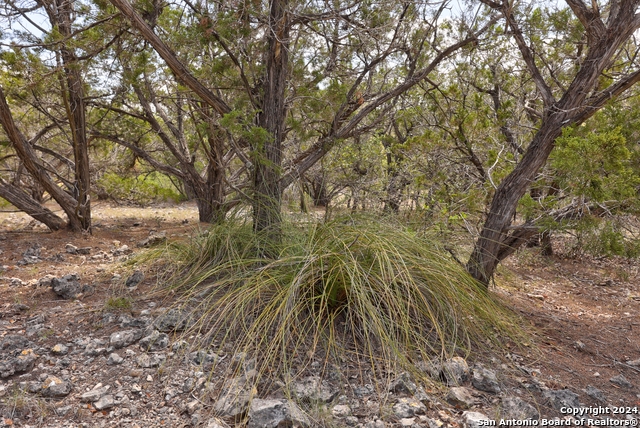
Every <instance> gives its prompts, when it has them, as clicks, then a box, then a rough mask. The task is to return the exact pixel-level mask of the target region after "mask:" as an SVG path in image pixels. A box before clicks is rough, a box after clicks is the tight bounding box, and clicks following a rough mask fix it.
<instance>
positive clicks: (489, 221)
mask: <svg viewBox="0 0 640 428" xmlns="http://www.w3.org/2000/svg"><path fill="white" fill-rule="evenodd" d="M482 1H483V2H484V3H485V4H488V5H489V6H490V7H493V8H495V9H498V10H500V11H501V12H502V13H503V15H504V17H505V20H506V21H507V24H508V25H509V27H510V29H511V32H512V34H513V37H514V38H515V40H516V42H517V44H518V47H519V49H520V51H521V54H522V57H523V59H524V60H525V62H526V63H527V66H528V68H529V72H530V73H531V75H532V77H533V80H534V81H535V82H536V85H537V87H538V90H539V91H540V93H541V94H542V95H543V98H544V100H545V112H544V114H543V118H542V122H541V125H540V129H539V130H538V132H537V133H536V134H535V136H534V137H533V140H532V141H531V144H530V145H529V147H528V148H527V150H526V152H525V153H524V155H523V157H522V160H521V161H520V163H519V164H518V165H517V166H516V168H515V169H514V170H513V172H511V174H509V175H508V176H507V177H505V179H504V180H503V181H502V182H501V183H500V185H499V186H498V188H497V189H496V192H495V194H494V197H493V200H492V201H491V205H490V207H489V212H488V214H487V218H486V220H485V223H484V226H483V228H482V231H481V233H480V237H479V238H478V240H477V241H476V243H475V246H474V249H473V252H472V253H471V257H470V258H469V261H468V262H467V270H468V271H469V273H470V274H471V275H472V276H473V277H474V278H476V279H477V280H478V281H480V282H481V283H483V284H485V285H487V286H488V284H489V281H490V280H491V277H492V276H493V274H494V272H495V269H496V267H497V266H498V264H499V263H500V261H502V260H504V258H506V257H507V256H509V255H510V254H512V253H513V252H514V251H515V249H516V248H517V247H518V246H520V245H522V244H523V243H525V242H526V240H527V239H524V238H529V237H531V236H533V234H535V233H536V230H535V229H534V230H528V229H527V230H523V229H521V228H512V227H511V224H512V221H513V218H514V216H515V213H516V208H517V205H518V201H519V200H520V198H521V197H522V196H523V195H524V194H525V192H526V191H527V189H528V188H529V186H530V184H531V183H532V182H533V180H534V178H535V175H536V173H537V172H538V170H539V169H540V168H541V167H542V166H543V165H544V164H545V163H546V161H547V159H548V158H549V155H550V154H551V151H552V150H553V147H554V143H555V140H556V138H558V137H559V136H560V135H561V133H562V130H563V129H564V128H565V127H568V126H572V125H576V124H579V123H582V122H583V121H585V120H587V119H588V118H589V117H591V116H592V115H593V114H595V112H596V111H598V110H599V109H601V108H602V107H603V106H604V105H605V104H606V102H608V101H609V100H610V99H612V98H614V97H616V96H618V95H620V94H621V93H623V92H624V91H625V90H627V89H628V88H630V87H631V86H632V85H634V84H635V83H636V82H638V81H639V80H640V70H636V71H634V72H633V73H630V74H628V75H626V76H625V77H623V78H621V79H619V80H618V81H617V82H615V83H614V84H612V85H611V86H609V87H608V88H606V89H604V90H601V91H598V90H597V89H598V86H597V85H598V79H599V77H600V76H601V75H602V72H603V71H604V70H605V69H606V68H607V67H609V66H610V64H611V60H612V58H613V57H614V55H616V53H617V52H618V49H619V48H620V47H621V46H622V45H623V44H624V43H625V42H626V41H627V40H628V39H629V38H630V37H631V35H632V34H633V32H634V31H635V30H636V29H637V28H638V27H639V26H640V15H638V14H637V13H636V9H637V8H638V5H639V4H640V1H638V0H623V1H621V2H616V8H612V10H611V11H610V16H609V17H608V19H607V23H606V24H605V23H604V22H603V21H602V20H601V17H600V15H599V12H598V11H594V10H592V9H590V8H588V7H587V6H586V5H585V4H584V3H583V2H582V1H581V0H569V1H568V2H567V3H568V4H569V6H570V7H571V8H572V10H573V11H574V13H575V14H576V16H577V17H578V18H579V19H580V20H581V22H582V23H583V25H584V27H585V32H586V33H587V40H588V46H589V50H588V52H587V55H586V58H585V60H584V61H583V63H582V67H581V68H580V70H578V72H577V73H576V75H575V77H574V79H573V81H572V82H571V84H570V85H569V87H568V88H567V90H566V91H565V92H564V94H563V96H562V98H561V99H560V100H558V101H556V100H555V99H554V98H553V94H552V92H551V90H550V88H549V86H548V85H547V84H546V83H545V81H544V79H543V77H542V74H541V73H540V72H539V70H538V69H537V66H536V65H535V61H534V57H533V53H532V52H531V50H530V49H529V48H528V46H527V45H526V43H525V41H524V38H523V36H522V32H521V31H520V29H519V27H518V26H517V23H516V21H515V18H514V15H513V11H512V10H511V8H510V6H509V4H508V2H504V3H497V2H493V1H490V0H482Z"/></svg>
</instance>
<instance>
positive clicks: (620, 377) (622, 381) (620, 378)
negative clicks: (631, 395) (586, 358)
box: [609, 374, 633, 389]
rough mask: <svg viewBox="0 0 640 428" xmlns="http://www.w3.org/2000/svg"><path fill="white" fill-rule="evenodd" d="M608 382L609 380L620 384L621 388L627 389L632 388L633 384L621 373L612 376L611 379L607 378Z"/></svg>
mask: <svg viewBox="0 0 640 428" xmlns="http://www.w3.org/2000/svg"><path fill="white" fill-rule="evenodd" d="M609 382H611V383H612V384H614V385H618V386H621V387H622V388H628V389H631V388H633V385H632V384H631V382H629V381H628V380H627V378H626V377H624V376H623V375H621V374H619V375H617V376H614V377H612V378H611V379H609Z"/></svg>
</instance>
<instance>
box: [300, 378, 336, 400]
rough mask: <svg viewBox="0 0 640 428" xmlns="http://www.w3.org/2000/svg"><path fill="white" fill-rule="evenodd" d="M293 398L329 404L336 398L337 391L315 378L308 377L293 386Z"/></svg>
mask: <svg viewBox="0 0 640 428" xmlns="http://www.w3.org/2000/svg"><path fill="white" fill-rule="evenodd" d="M293 392H294V394H295V396H296V397H297V398H298V399H299V400H302V401H311V402H314V401H315V402H321V403H329V402H331V401H333V399H334V398H336V397H337V396H338V392H339V391H338V390H337V389H333V388H331V385H330V384H329V383H328V382H326V381H324V380H322V379H321V378H319V377H317V376H309V377H307V378H304V379H302V380H301V381H299V382H296V383H295V384H294V385H293Z"/></svg>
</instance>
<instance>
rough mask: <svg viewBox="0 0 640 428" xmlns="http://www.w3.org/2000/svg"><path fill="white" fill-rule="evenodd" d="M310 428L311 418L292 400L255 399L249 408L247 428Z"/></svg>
mask: <svg viewBox="0 0 640 428" xmlns="http://www.w3.org/2000/svg"><path fill="white" fill-rule="evenodd" d="M291 426H300V427H309V426H311V422H310V421H309V418H308V417H307V416H306V415H305V414H304V413H303V412H302V410H300V408H299V407H298V406H297V405H296V404H295V403H294V402H293V401H290V400H261V399H255V400H253V401H252V402H251V407H250V408H249V423H248V424H247V428H278V427H291Z"/></svg>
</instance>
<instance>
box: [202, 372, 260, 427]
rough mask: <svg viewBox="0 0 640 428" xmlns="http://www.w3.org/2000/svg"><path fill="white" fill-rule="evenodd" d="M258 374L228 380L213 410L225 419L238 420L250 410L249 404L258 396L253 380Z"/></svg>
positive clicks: (248, 374)
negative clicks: (237, 418)
mask: <svg viewBox="0 0 640 428" xmlns="http://www.w3.org/2000/svg"><path fill="white" fill-rule="evenodd" d="M256 374H257V373H256V372H251V373H247V375H245V376H240V377H236V378H233V379H227V380H226V381H225V382H224V385H223V386H222V394H221V395H220V398H218V400H217V401H216V402H215V404H214V405H213V410H214V412H216V413H217V414H218V415H220V416H223V417H231V418H236V417H239V416H242V415H244V414H245V413H246V412H247V410H248V409H249V402H250V401H251V399H252V398H253V396H254V395H255V394H256V389H255V387H254V386H253V380H254V377H255V375H256Z"/></svg>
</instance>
